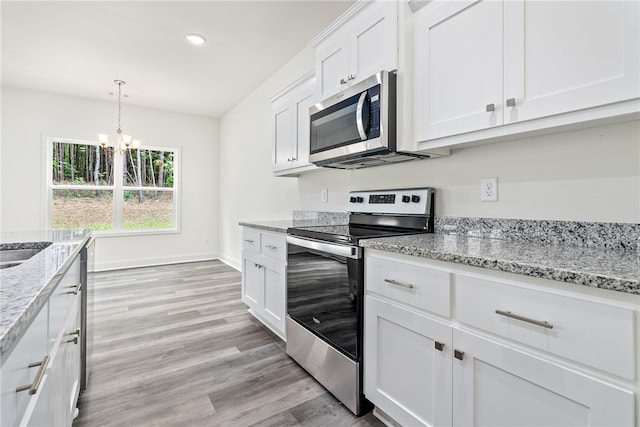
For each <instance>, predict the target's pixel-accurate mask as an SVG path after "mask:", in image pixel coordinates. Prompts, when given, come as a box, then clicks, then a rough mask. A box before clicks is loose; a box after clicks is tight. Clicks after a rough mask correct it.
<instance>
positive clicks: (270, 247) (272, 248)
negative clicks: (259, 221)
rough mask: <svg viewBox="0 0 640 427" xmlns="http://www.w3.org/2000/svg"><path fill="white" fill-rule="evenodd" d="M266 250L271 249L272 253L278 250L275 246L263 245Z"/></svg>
mask: <svg viewBox="0 0 640 427" xmlns="http://www.w3.org/2000/svg"><path fill="white" fill-rule="evenodd" d="M265 246H266V247H267V248H269V249H271V250H272V251H275V250H276V249H278V247H277V246H273V245H265Z"/></svg>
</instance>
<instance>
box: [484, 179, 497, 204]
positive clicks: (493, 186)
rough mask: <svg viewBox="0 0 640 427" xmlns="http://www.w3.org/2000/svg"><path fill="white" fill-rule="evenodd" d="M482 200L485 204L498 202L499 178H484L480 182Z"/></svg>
mask: <svg viewBox="0 0 640 427" xmlns="http://www.w3.org/2000/svg"><path fill="white" fill-rule="evenodd" d="M480 200H482V201H483V202H497V201H498V178H482V179H481V180H480Z"/></svg>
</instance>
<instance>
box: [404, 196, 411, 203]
mask: <svg viewBox="0 0 640 427" xmlns="http://www.w3.org/2000/svg"><path fill="white" fill-rule="evenodd" d="M410 201H411V197H409V196H402V203H409V202H410Z"/></svg>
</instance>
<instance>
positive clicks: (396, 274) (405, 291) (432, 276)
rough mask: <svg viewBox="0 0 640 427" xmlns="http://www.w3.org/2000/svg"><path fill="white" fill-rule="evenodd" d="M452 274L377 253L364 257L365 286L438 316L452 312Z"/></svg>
mask: <svg viewBox="0 0 640 427" xmlns="http://www.w3.org/2000/svg"><path fill="white" fill-rule="evenodd" d="M451 276H452V273H451V272H449V271H446V270H439V269H434V268H430V267H426V266H424V265H420V264H418V263H413V262H411V261H396V260H392V259H388V258H383V257H380V256H377V255H367V257H366V259H365V287H366V291H367V292H373V293H377V294H379V295H382V296H385V297H387V298H390V299H392V300H395V301H398V302H401V303H404V304H408V305H410V306H413V307H415V308H418V309H420V310H425V311H430V312H432V313H435V314H439V315H441V316H445V317H450V315H451V308H450V307H451V301H450V300H451Z"/></svg>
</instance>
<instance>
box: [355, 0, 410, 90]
mask: <svg viewBox="0 0 640 427" xmlns="http://www.w3.org/2000/svg"><path fill="white" fill-rule="evenodd" d="M349 29H350V32H349V73H348V74H349V75H348V77H347V79H348V80H349V83H350V84H353V83H357V82H359V81H361V80H364V79H366V78H367V77H369V76H371V75H373V74H376V73H378V72H380V71H381V70H386V71H392V70H395V69H397V68H398V3H397V2H395V1H379V2H373V3H371V4H370V5H369V6H367V7H366V8H365V9H364V10H363V11H362V12H361V13H360V14H359V15H357V16H356V18H354V21H353V22H352V23H350V24H349Z"/></svg>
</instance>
